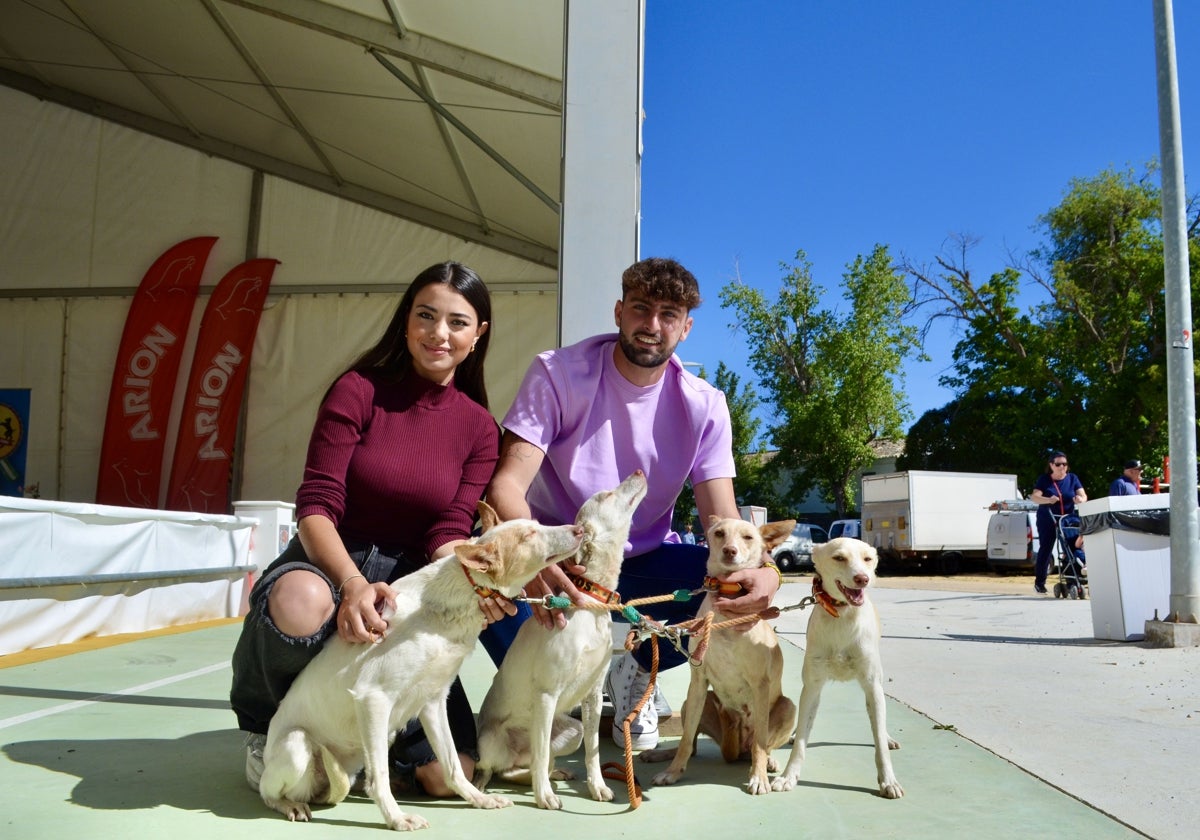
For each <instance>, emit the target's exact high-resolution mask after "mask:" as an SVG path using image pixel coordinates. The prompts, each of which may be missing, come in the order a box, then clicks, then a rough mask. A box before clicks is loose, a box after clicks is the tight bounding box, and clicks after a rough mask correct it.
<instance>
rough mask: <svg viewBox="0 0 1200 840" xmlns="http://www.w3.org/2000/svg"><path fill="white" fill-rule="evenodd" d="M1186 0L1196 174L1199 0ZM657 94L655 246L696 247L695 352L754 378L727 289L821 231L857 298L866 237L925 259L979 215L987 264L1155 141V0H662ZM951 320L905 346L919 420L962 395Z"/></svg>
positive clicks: (1185, 52)
mask: <svg viewBox="0 0 1200 840" xmlns="http://www.w3.org/2000/svg"><path fill="white" fill-rule="evenodd" d="M1174 6H1175V8H1174V21H1175V38H1176V51H1177V61H1178V74H1179V88H1180V108H1181V114H1182V126H1183V141H1184V171H1185V175H1186V173H1188V172H1189V171H1193V170H1196V171H1200V8H1197V7H1198V6H1200V4H1197V3H1194V2H1191V0H1176V2H1175V4H1174ZM644 98H645V123H644V125H643V143H644V153H643V160H642V226H641V234H642V243H641V254H642V256H671V257H675V258H676V259H678V260H680V261H681V262H682V263H683V264H684V265H686V266H687V267H688V268H690V269H691V270H692V271H693V273H695V274H696V276H697V278H698V279H699V280H700V286H701V293H702V295H703V296H704V300H705V303H704V304H703V305H702V306H701V308H700V309H698V310H697V311H696V312H695V313H694V315H695V318H696V326H695V327H694V328H693V331H692V334H691V336H690V337H689V338H688V340H687V341H686V342H685V343H684V344H682V345H681V346H680V349H679V355H680V356H681V357H682V358H683V359H685V360H688V361H697V362H700V363H702V364H703V365H704V366H705V368H706V369H707V370H708V372H709V375H710V376H711V374H712V372H713V371H715V369H716V366H717V363H718V362H719V361H722V360H723V361H724V362H725V363H726V364H727V365H728V366H730V367H731V368H733V369H734V370H735V371H737V372H738V373H740V374H741V375H742V376H743V379H744V380H745V381H751V382H754V384H755V385H756V388H757V381H756V379H755V377H754V374H753V372H752V371H751V370H750V369H749V367H748V365H747V364H746V361H745V360H746V355H747V350H746V345H745V342H744V340H743V338H742V336H741V335H740V334H736V333H733V332H732V331H731V329H730V326H729V325H730V323H731V322H732V320H733V318H732V313H731V312H729V311H726V310H723V309H722V308H721V306H720V301H719V292H720V289H721V288H722V287H723V286H724V285H725V284H726V283H728V282H730V281H731V280H732V279H733V278H734V276H735V274H740V276H741V278H742V279H743V281H745V282H747V283H750V284H752V285H755V286H758V287H759V288H761V289H763V291H764V292H765V293H767V294H768V295H771V296H774V295H775V294H776V292H777V291H778V289H779V285H780V282H781V280H782V277H783V275H784V272H783V270H782V269H781V268H780V264H781V263H789V264H790V263H792V262H793V261H794V257H795V254H796V251H797V250H804V251H805V252H806V253H807V255H808V259H809V260H810V261H811V263H812V265H813V274H814V277H815V279H816V280H817V282H818V283H819V284H820V285H822V286H824V287H825V289H826V290H827V296H826V301H827V303H826V305H827V306H829V307H834V308H839V307H840V308H841V309H842V310H843V311H844V309H845V303H844V301H843V299H842V297H841V277H842V274H843V272H844V270H845V266H846V264H847V263H850V262H852V261H853V260H854V258H855V257H856V256H857V255H858V254H863V255H866V254H869V253H870V251H871V249H872V248H873V247H874V245H875V244H876V243H882V244H886V245H888V246H889V248H890V250H891V253H892V255H893V257H896V258H899V257H901V256H907V257H909V258H911V259H912V260H913V261H915V262H920V263H927V262H932V259H933V257H934V256H935V255H936V254H938V253H939V252H940V251H941V250H942V249H943V247H944V246H945V245H946V243H947V238H948V237H949V236H951V235H955V234H967V235H969V236H972V237H975V238H978V239H979V240H980V242H979V244H978V245H977V246H976V247H975V249H974V250H973V251H972V252H971V256H970V257H969V263H970V266H971V268H972V270H973V273H974V274H975V275H976V276H983V277H986V276H988V275H990V274H992V273H993V272H996V271H999V270H1001V269H1002V268H1004V266H1005V265H1006V259H1007V255H1008V254H1009V253H1010V252H1016V253H1023V252H1026V251H1029V250H1031V249H1032V248H1034V247H1037V246H1038V245H1039V244H1042V242H1043V241H1044V240H1043V238H1042V235H1041V234H1040V232H1038V231H1037V230H1036V229H1035V228H1036V225H1037V220H1038V217H1039V216H1041V215H1042V214H1044V213H1045V212H1046V211H1048V210H1050V209H1051V208H1052V207H1054V206H1055V205H1057V204H1058V203H1059V201H1060V200H1061V199H1062V197H1063V195H1064V193H1065V191H1066V189H1067V187H1068V184H1069V182H1070V180H1071V179H1072V178H1076V177H1084V178H1086V177H1091V176H1093V175H1095V174H1097V173H1099V172H1100V171H1102V170H1103V169H1105V168H1106V167H1115V168H1116V169H1118V170H1123V169H1125V168H1127V167H1130V166H1132V167H1134V168H1135V169H1137V170H1140V169H1141V167H1142V166H1143V165H1144V164H1145V163H1146V162H1147V161H1149V160H1150V159H1152V158H1154V159H1157V158H1158V157H1159V136H1158V110H1157V88H1156V82H1155V62H1154V21H1153V6H1152V3H1151V0H1011V2H1000V0H970V2H963V0H957V1H955V0H891V2H886V0H857V2H856V0H846V2H833V0H792V1H791V2H764V1H763V0H739V2H736V3H729V2H727V1H726V2H721V3H718V2H714V0H692V2H687V1H686V0H647V11H646V41H645V82H644ZM1189 164H1190V166H1189ZM1197 184H1200V178H1197V177H1192V178H1188V191H1189V193H1191V192H1196V191H1198V190H1200V187H1197V186H1196V185H1197ZM1033 300H1034V292H1033V291H1032V290H1031V291H1030V292H1029V298H1028V302H1032V301H1033ZM955 341H956V336H955V335H954V334H953V333H952V332H950V331H949V330H946V329H943V330H940V331H937V332H934V333H933V334H932V335H931V337H930V341H929V343H928V344H927V346H926V352H927V353H928V354H929V355H930V356H931V357H932V361H930V362H926V363H916V362H913V363H911V364H910V365H909V366H908V368H907V370H906V386H905V391H906V394H907V397H908V400H909V404H910V409H911V411H912V415H913V416H912V418H911V419H913V420H915V419H916V418H917V417H919V416H920V415H921V414H922V413H923V412H924V411H926V410H928V409H931V408H936V407H939V406H941V405H944V404H945V403H946V402H948V401H949V400H950V398H951V396H952V395H951V393H950V392H949V391H946V390H944V389H942V388H940V387H939V386H938V385H937V379H938V377H939V376H940V375H941V373H942V372H943V371H944V370H945V369H946V368H947V366H948V365H949V364H950V360H951V359H950V352H951V350H952V347H953V344H954V342H955ZM758 390H759V395H760V397H761V396H762V394H763V392H762V389H761V388H758ZM910 422H911V420H910Z"/></svg>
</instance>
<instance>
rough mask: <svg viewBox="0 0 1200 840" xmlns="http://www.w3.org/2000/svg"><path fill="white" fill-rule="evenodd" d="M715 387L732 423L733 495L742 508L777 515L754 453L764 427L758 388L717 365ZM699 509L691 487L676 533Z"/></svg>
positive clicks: (679, 508)
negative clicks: (757, 507) (759, 415)
mask: <svg viewBox="0 0 1200 840" xmlns="http://www.w3.org/2000/svg"><path fill="white" fill-rule="evenodd" d="M699 376H700V378H701V379H705V380H707V379H708V376H707V374H706V372H705V370H704V369H703V368H701V369H700V371H699ZM712 383H713V385H714V386H715V387H716V388H718V389H720V390H721V391H722V392H724V394H725V403H726V405H728V407H729V422H730V427H731V430H732V433H733V461H734V466H735V468H736V469H737V476H736V477H735V478H734V480H733V492H734V495H735V496H736V497H737V500H738V504H747V505H762V506H764V507H766V508H767V510H768V512H769V513H771V514H773V513H774V507H775V505H777V504H778V499H776V498H775V497H774V495H773V491H772V489H771V486H770V479H769V478H768V477H766V476H765V475H764V471H763V457H762V453H761V452H756V451H754V448H755V441H756V440H757V439H758V432H759V429H760V428H761V427H762V421H761V420H759V419H758V418H757V417H756V416H755V412H757V411H758V408H759V399H758V395H757V394H756V393H755V391H754V386H753V385H752V384H750V383H746V385H745V386H744V387H743V385H742V382H741V377H740V376H738V375H737V374H736V373H734V372H733V371H732V370H730V369H729V368H728V367H727V366H726V364H725V363H724V362H719V363H718V364H717V371H716V374H715V375H714V377H713V380H712ZM695 509H696V494H695V492H694V491H693V490H692V485H691V483H688V484H686V485H684V488H683V490H682V491H681V492H680V494H679V497H678V498H677V499H676V500H675V515H674V518H673V520H672V527H673V528H674V530H675V531H677V532H678V533H683V531H684V530H685V529H686V528H687V527H688V523H689V521H691V520H692V519H693V518H694V516H695V514H694V511H695ZM692 524H693V525H694V526H695V528H696V530H698V531H701V532H703V531H704V530H705V529H706V528H707V525H708V523H706V522H693V523H692Z"/></svg>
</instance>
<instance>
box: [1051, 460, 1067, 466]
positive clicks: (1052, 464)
mask: <svg viewBox="0 0 1200 840" xmlns="http://www.w3.org/2000/svg"><path fill="white" fill-rule="evenodd" d="M1050 466H1052V467H1065V466H1067V462H1066V461H1051V462H1050Z"/></svg>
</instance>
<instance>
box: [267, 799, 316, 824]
mask: <svg viewBox="0 0 1200 840" xmlns="http://www.w3.org/2000/svg"><path fill="white" fill-rule="evenodd" d="M267 804H268V805H270V806H271V807H272V808H274V809H275V810H276V811H278V812H279V813H281V814H283V815H284V816H285V817H287V818H288V820H289V821H291V822H308V821H309V820H310V819H312V811H311V810H309V807H308V803H307V802H292V801H291V800H290V799H272V800H268V801H267Z"/></svg>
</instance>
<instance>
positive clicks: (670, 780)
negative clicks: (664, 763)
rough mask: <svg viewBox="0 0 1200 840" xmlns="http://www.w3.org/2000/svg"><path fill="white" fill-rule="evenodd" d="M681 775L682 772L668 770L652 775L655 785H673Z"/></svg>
mask: <svg viewBox="0 0 1200 840" xmlns="http://www.w3.org/2000/svg"><path fill="white" fill-rule="evenodd" d="M682 775H683V773H674V772H672V771H670V770H664V771H663V772H661V773H659V774H657V775H656V776H655V777H654V784H655V785H656V786H661V785H673V784H675V783H676V782H678V781H679V779H680V777H681V776H682Z"/></svg>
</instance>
